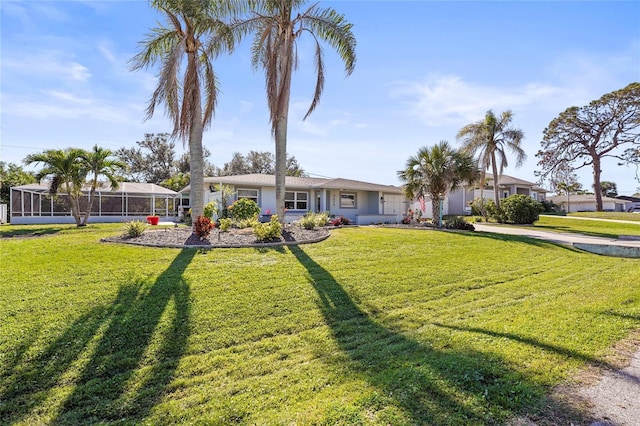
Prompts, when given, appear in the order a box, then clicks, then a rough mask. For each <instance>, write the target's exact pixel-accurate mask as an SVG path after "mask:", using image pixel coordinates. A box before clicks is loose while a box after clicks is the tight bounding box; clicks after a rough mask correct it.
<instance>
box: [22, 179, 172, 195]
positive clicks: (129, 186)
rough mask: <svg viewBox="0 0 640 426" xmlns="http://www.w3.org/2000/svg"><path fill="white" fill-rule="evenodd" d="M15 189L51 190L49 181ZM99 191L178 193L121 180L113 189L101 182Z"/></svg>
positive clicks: (156, 186) (60, 189)
mask: <svg viewBox="0 0 640 426" xmlns="http://www.w3.org/2000/svg"><path fill="white" fill-rule="evenodd" d="M13 189H23V190H26V191H33V192H47V191H49V182H42V183H30V184H28V185H20V186H14V187H13ZM63 189H64V188H63V187H60V188H59V192H64V191H63ZM89 189H90V187H89V185H85V186H84V187H83V188H82V191H83V192H89ZM96 191H97V192H109V193H112V194H113V193H116V194H125V193H126V194H157V195H177V194H178V193H177V192H175V191H172V190H170V189H167V188H164V187H162V186H160V185H156V184H155V183H138V182H120V183H119V184H118V188H116V189H115V190H111V185H110V184H108V183H106V182H99V187H98V188H97V190H96Z"/></svg>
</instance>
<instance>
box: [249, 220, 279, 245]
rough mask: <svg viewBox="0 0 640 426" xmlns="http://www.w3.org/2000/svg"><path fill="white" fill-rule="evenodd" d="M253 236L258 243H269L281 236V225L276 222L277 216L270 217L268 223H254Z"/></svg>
mask: <svg viewBox="0 0 640 426" xmlns="http://www.w3.org/2000/svg"><path fill="white" fill-rule="evenodd" d="M253 234H254V235H255V236H256V239H257V240H258V241H271V240H274V239H276V238H278V237H280V235H282V224H281V223H280V221H279V220H278V215H277V214H274V215H272V216H271V220H269V223H260V222H256V223H255V224H254V225H253Z"/></svg>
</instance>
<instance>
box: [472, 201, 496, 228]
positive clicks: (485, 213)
mask: <svg viewBox="0 0 640 426" xmlns="http://www.w3.org/2000/svg"><path fill="white" fill-rule="evenodd" d="M489 202H491V203H493V204H490V203H489ZM495 205H496V203H495V202H494V201H493V200H491V199H487V198H476V199H474V200H473V201H472V202H471V203H469V206H470V207H471V214H472V215H474V216H482V218H483V219H484V220H485V222H488V221H489V218H490V217H491V211H492V210H495Z"/></svg>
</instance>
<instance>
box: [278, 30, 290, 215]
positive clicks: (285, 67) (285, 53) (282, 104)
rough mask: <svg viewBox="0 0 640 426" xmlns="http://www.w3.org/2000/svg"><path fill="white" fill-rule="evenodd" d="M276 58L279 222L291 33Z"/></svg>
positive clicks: (285, 158) (284, 162) (283, 168)
mask: <svg viewBox="0 0 640 426" xmlns="http://www.w3.org/2000/svg"><path fill="white" fill-rule="evenodd" d="M280 52H281V53H280V55H281V56H280V58H279V59H278V66H279V67H280V69H279V70H278V74H279V75H280V78H279V83H278V89H277V90H278V95H277V96H278V97H277V103H276V108H277V114H276V123H275V126H274V127H275V128H274V137H275V143H276V167H275V169H276V170H275V172H276V211H277V213H278V219H279V220H280V223H283V224H284V222H285V220H284V210H285V209H284V195H285V191H286V187H285V180H286V179H285V178H286V174H287V124H288V117H289V98H290V96H291V73H292V71H293V33H292V32H291V29H289V30H288V31H287V39H286V40H285V42H284V43H283V44H282V47H281V50H280Z"/></svg>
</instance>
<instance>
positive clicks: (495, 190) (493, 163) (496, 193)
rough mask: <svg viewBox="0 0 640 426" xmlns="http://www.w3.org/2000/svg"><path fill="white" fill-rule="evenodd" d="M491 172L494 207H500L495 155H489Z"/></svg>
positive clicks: (498, 177) (493, 153)
mask: <svg viewBox="0 0 640 426" xmlns="http://www.w3.org/2000/svg"><path fill="white" fill-rule="evenodd" d="M491 170H492V171H493V196H494V197H495V200H494V201H495V202H496V207H500V189H499V188H498V181H499V180H500V176H498V165H497V164H496V153H495V152H492V153H491Z"/></svg>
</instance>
